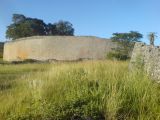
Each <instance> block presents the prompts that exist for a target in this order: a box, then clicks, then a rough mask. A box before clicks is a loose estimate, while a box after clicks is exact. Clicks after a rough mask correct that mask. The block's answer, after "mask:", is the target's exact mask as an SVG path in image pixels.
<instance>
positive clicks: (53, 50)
mask: <svg viewBox="0 0 160 120" xmlns="http://www.w3.org/2000/svg"><path fill="white" fill-rule="evenodd" d="M115 47H116V44H115V43H113V42H112V41H111V40H108V39H103V38H98V37H90V36H88V37H87V36H86V37H75V36H33V37H26V38H21V39H17V40H14V41H10V42H6V43H5V44H4V53H3V59H4V60H5V61H23V60H26V59H33V60H39V61H47V60H63V61H72V60H80V59H105V57H106V54H107V53H108V52H110V51H111V50H112V48H115Z"/></svg>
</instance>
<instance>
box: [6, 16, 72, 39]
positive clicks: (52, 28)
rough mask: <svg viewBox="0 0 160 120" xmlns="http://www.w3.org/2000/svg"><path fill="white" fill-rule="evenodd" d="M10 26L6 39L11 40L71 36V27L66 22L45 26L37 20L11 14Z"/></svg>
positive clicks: (41, 21)
mask: <svg viewBox="0 0 160 120" xmlns="http://www.w3.org/2000/svg"><path fill="white" fill-rule="evenodd" d="M12 22H13V23H12V24H10V25H9V26H8V27H7V31H6V37H7V38H10V39H12V40H14V39H17V38H22V37H30V36H36V35H62V36H64V35H65V36H73V35H74V28H73V25H72V24H71V23H70V22H68V21H62V20H61V21H59V22H56V23H53V24H51V23H49V24H46V23H44V22H43V20H40V19H37V18H29V17H25V16H24V15H21V14H13V17H12Z"/></svg>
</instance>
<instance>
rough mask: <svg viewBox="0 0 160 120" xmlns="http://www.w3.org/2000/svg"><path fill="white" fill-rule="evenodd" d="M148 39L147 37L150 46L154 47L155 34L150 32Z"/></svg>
mask: <svg viewBox="0 0 160 120" xmlns="http://www.w3.org/2000/svg"><path fill="white" fill-rule="evenodd" d="M148 37H149V41H150V45H152V46H154V41H155V38H156V37H157V35H156V33H155V32H150V33H149V34H148Z"/></svg>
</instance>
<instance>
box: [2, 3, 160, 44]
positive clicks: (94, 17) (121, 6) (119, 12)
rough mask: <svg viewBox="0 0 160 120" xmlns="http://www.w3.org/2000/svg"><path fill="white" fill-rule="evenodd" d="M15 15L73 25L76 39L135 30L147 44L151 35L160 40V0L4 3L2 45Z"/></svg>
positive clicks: (157, 42)
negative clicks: (155, 35)
mask: <svg viewBox="0 0 160 120" xmlns="http://www.w3.org/2000/svg"><path fill="white" fill-rule="evenodd" d="M14 13H18V14H23V15H25V16H26V17H33V18H39V19H42V20H44V22H45V23H54V22H57V21H59V20H66V21H69V22H71V23H72V24H73V27H74V29H75V35H76V36H98V37H102V38H110V37H111V36H112V34H113V33H115V32H119V33H122V32H129V31H131V30H132V31H138V32H140V33H142V34H143V35H144V38H143V39H142V41H144V42H146V43H148V37H147V34H148V33H149V32H156V33H157V36H159V37H160V0H0V41H6V38H5V32H6V29H7V26H9V25H10V24H11V23H12V14H14ZM159 39H160V38H157V40H156V44H157V45H158V44H160V40H159Z"/></svg>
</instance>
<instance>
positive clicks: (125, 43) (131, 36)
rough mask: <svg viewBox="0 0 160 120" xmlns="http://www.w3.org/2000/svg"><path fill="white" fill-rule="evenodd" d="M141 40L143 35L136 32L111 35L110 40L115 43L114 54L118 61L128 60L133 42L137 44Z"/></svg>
mask: <svg viewBox="0 0 160 120" xmlns="http://www.w3.org/2000/svg"><path fill="white" fill-rule="evenodd" d="M141 38H143V35H142V34H140V33H138V32H136V31H130V32H129V33H113V37H111V39H112V40H113V42H116V43H117V45H118V46H117V48H116V49H115V54H116V55H117V57H119V59H127V58H130V55H131V52H132V50H133V47H134V44H135V42H139V41H140V39H141Z"/></svg>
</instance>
